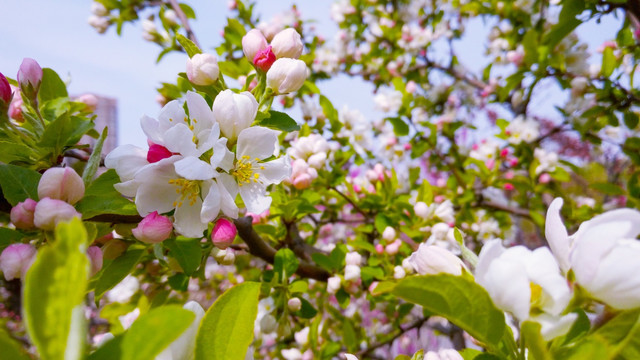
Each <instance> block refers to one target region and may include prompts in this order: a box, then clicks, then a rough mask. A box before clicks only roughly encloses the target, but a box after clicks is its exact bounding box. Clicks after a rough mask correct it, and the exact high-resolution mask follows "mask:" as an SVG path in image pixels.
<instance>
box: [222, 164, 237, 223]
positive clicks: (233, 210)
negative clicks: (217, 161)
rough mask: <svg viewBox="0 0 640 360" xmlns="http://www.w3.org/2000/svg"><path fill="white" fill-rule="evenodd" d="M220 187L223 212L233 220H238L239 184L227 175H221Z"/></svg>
mask: <svg viewBox="0 0 640 360" xmlns="http://www.w3.org/2000/svg"><path fill="white" fill-rule="evenodd" d="M218 186H219V189H220V196H221V208H222V212H223V213H224V214H225V215H227V216H228V217H230V218H232V219H237V218H238V206H237V205H236V201H235V199H236V196H238V184H237V183H236V181H235V180H234V179H233V177H231V176H230V175H227V174H220V179H218Z"/></svg>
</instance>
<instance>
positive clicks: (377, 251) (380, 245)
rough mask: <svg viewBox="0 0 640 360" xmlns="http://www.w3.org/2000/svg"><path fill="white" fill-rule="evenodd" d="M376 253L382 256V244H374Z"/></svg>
mask: <svg viewBox="0 0 640 360" xmlns="http://www.w3.org/2000/svg"><path fill="white" fill-rule="evenodd" d="M376 253H378V254H380V255H382V253H384V246H382V244H376Z"/></svg>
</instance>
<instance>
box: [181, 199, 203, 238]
mask: <svg viewBox="0 0 640 360" xmlns="http://www.w3.org/2000/svg"><path fill="white" fill-rule="evenodd" d="M201 209H202V200H200V198H196V201H195V202H194V203H193V205H191V203H190V202H188V201H185V202H184V203H183V204H182V206H178V207H177V208H176V212H175V213H174V214H173V217H174V218H175V222H174V223H173V227H174V228H175V229H176V231H177V232H178V233H180V234H181V235H183V236H186V237H191V238H197V237H202V233H203V232H204V231H205V230H207V226H208V222H203V221H201V220H200V210H201Z"/></svg>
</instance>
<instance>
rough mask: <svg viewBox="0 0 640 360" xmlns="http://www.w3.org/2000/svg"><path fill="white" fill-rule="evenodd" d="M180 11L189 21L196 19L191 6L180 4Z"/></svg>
mask: <svg viewBox="0 0 640 360" xmlns="http://www.w3.org/2000/svg"><path fill="white" fill-rule="evenodd" d="M180 9H182V12H183V13H184V15H185V16H186V17H187V19H195V18H196V12H195V11H193V9H192V8H191V6H189V5H187V4H180Z"/></svg>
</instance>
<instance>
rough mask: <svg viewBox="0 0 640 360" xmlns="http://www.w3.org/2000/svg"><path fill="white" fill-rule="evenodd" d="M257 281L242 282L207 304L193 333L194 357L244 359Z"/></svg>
mask: <svg viewBox="0 0 640 360" xmlns="http://www.w3.org/2000/svg"><path fill="white" fill-rule="evenodd" d="M259 294H260V284H259V283H255V282H245V283H242V284H240V285H237V286H234V287H233V288H231V289H229V290H227V291H226V292H225V293H224V294H222V295H221V296H220V297H219V298H218V299H217V300H216V302H215V303H213V305H212V306H211V308H209V310H208V311H207V313H206V314H205V316H204V318H203V319H202V323H201V324H200V330H199V331H198V335H197V337H196V360H244V358H245V355H246V354H247V349H248V348H249V345H250V344H251V341H252V339H253V323H254V321H255V319H256V316H257V315H258V295H259Z"/></svg>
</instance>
